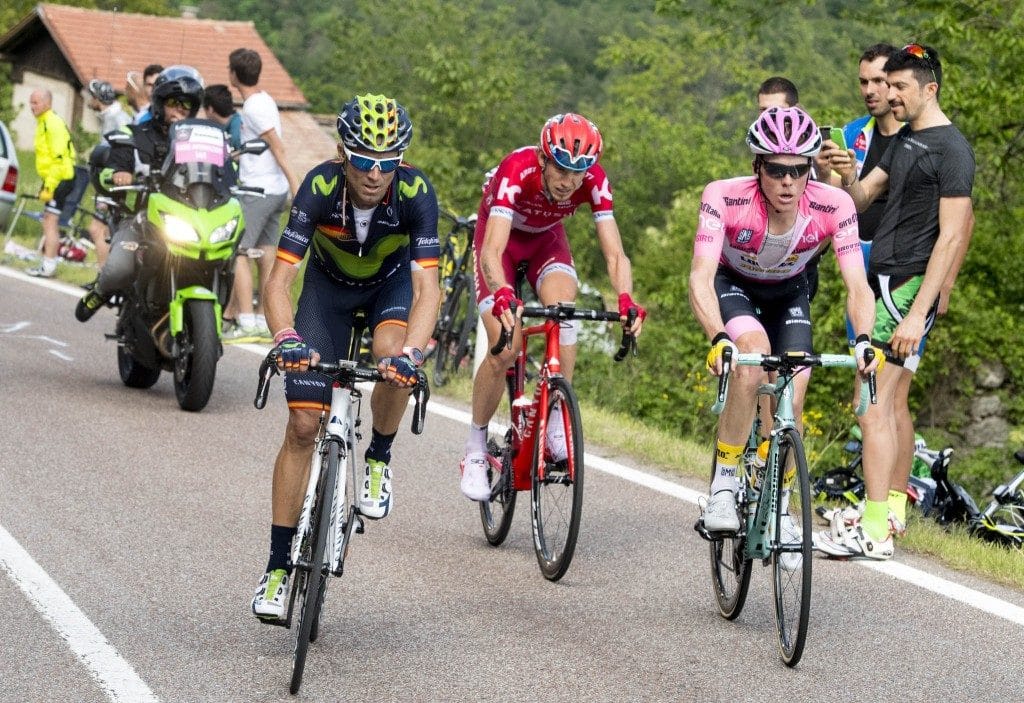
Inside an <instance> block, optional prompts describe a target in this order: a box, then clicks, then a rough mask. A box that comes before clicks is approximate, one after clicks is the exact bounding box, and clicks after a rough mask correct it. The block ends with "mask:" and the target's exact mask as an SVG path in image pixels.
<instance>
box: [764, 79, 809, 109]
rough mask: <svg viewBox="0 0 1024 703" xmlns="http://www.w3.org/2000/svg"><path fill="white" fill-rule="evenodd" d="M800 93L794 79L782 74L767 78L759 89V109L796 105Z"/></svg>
mask: <svg viewBox="0 0 1024 703" xmlns="http://www.w3.org/2000/svg"><path fill="white" fill-rule="evenodd" d="M799 102H800V93H799V92H798V91H797V89H796V85H795V84H794V83H793V81H791V80H789V79H788V78H783V77H782V76H772V77H771V78H766V79H765V80H764V82H762V83H761V86H760V87H759V88H758V89H757V111H758V112H764V111H765V110H767V109H768V108H770V107H796V106H797V104H798V103H799Z"/></svg>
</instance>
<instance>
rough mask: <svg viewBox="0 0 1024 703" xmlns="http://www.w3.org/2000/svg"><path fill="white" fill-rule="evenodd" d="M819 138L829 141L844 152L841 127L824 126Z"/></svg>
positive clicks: (844, 144)
mask: <svg viewBox="0 0 1024 703" xmlns="http://www.w3.org/2000/svg"><path fill="white" fill-rule="evenodd" d="M821 138H822V139H829V140H831V141H833V142H835V143H836V146H838V147H839V148H840V149H842V150H843V151H846V138H845V137H844V136H843V130H842V128H841V127H832V126H825V127H822V128H821Z"/></svg>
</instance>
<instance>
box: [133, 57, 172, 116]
mask: <svg viewBox="0 0 1024 703" xmlns="http://www.w3.org/2000/svg"><path fill="white" fill-rule="evenodd" d="M163 70H164V67H163V66H161V65H160V64H158V63H151V64H149V65H148V66H146V68H145V69H143V71H142V86H141V87H140V86H138V85H137V84H136V85H135V86H134V88H135V90H134V91H131V92H130V93H129V95H130V96H131V95H132V93H134V97H129V101H131V102H132V103H133V105H132V106H133V107H134V108H135V119H133V120H132V124H142V123H143V122H146V121H147V120H149V119H150V117H152V115H151V114H150V112H149V102H150V97H151V96H152V94H153V83H155V82H156V77H157V76H159V75H160V73H161V72H162V71H163ZM137 75H138V73H137V72H136V71H132V72H131V73H129V74H128V84H129V86H130V87H132V84H133V80H134V77H135V76H137Z"/></svg>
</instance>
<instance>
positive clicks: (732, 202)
mask: <svg viewBox="0 0 1024 703" xmlns="http://www.w3.org/2000/svg"><path fill="white" fill-rule="evenodd" d="M767 234H768V210H767V209H766V208H765V203H764V198H763V197H762V195H761V193H760V191H759V189H758V185H757V177H756V176H745V177H742V178H730V179H727V180H723V181H713V182H712V183H709V184H708V186H707V187H706V188H705V189H704V195H703V197H702V198H701V203H700V222H699V225H698V227H697V236H696V238H695V241H694V250H693V255H694V256H703V257H708V258H713V259H715V260H717V261H718V262H719V266H720V267H721V268H725V269H727V270H730V271H733V272H735V273H736V274H738V275H739V276H741V277H742V278H744V279H747V280H752V281H761V282H764V283H781V282H783V281H787V280H789V279H791V278H794V277H796V276H798V275H799V274H800V273H801V272H802V271H803V270H804V268H805V267H806V266H807V263H808V262H809V261H810V260H811V259H813V258H814V257H815V255H816V253H817V251H818V249H819V247H820V245H821V244H822V243H823V242H826V241H829V240H831V242H832V249H833V250H834V251H835V254H836V258H837V259H838V260H839V268H840V269H844V270H845V269H846V268H847V267H854V268H860V269H863V268H864V259H863V257H862V256H861V252H860V243H859V241H858V239H857V211H856V209H855V208H854V205H853V200H852V199H851V198H850V196H849V195H847V194H846V193H845V192H843V191H842V190H840V189H839V188H833V187H832V186H829V185H825V184H824V183H819V182H817V181H809V182H808V183H807V187H806V188H805V189H804V194H803V195H802V196H801V197H800V202H799V204H798V206H797V215H796V222H795V223H794V225H793V237H792V240H791V241H790V243H789V248H788V251H786V252H785V256H784V257H783V258H782V260H781V261H779V262H778V263H776V264H774V265H772V266H769V267H767V268H766V267H763V266H761V264H760V263H759V261H758V253H759V252H760V251H761V249H762V247H763V246H764V244H765V239H766V237H767Z"/></svg>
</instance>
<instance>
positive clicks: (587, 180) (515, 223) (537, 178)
mask: <svg viewBox="0 0 1024 703" xmlns="http://www.w3.org/2000/svg"><path fill="white" fill-rule="evenodd" d="M583 203H590V209H591V210H592V211H593V213H594V221H600V220H602V219H604V218H606V217H612V189H611V186H610V185H609V183H608V176H607V175H606V174H605V172H604V169H603V168H601V166H600V165H599V164H594V165H593V166H591V167H590V168H588V169H587V173H586V175H585V176H584V178H583V185H582V186H580V187H579V188H577V189H576V192H574V193H573V194H572V196H571V197H570V198H569V199H568V200H564V201H562V202H552V201H551V200H548V197H547V196H546V195H545V194H544V185H543V183H542V182H541V166H540V160H539V159H538V158H537V148H536V147H532V146H524V147H521V148H519V149H516V150H515V151H513V152H512V153H511V154H509V155H508V156H506V157H505V158H504V159H503V160H502V162H501V164H499V165H498V168H497V170H495V172H494V173H493V174H492V175H491V177H490V178H489V179H488V181H487V183H486V184H485V185H484V196H483V199H482V200H481V201H480V211H479V213H478V217H479V219H480V220H486V219H487V218H488V217H491V216H493V217H504V218H505V219H508V220H512V229H513V230H519V231H520V232H530V233H537V232H545V231H547V230H549V229H551V227H553V226H554V225H556V224H558V223H559V222H561V221H562V220H564V219H565V218H566V217H568V216H570V215H572V214H573V213H574V212H576V210H577V209H578V208H579V207H580V205H582V204H583Z"/></svg>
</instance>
